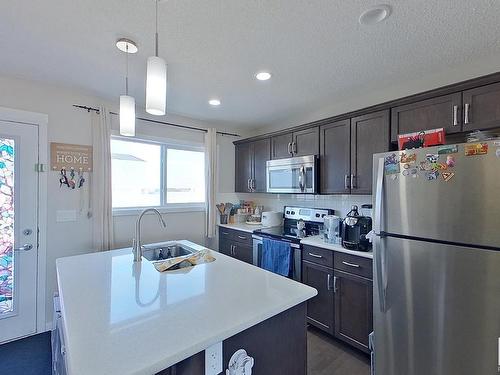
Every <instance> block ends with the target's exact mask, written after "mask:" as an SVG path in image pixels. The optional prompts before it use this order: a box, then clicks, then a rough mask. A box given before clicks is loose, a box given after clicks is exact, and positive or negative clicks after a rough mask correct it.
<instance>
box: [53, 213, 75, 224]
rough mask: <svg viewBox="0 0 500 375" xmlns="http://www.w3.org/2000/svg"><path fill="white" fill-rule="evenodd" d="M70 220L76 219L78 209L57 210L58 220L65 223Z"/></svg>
mask: <svg viewBox="0 0 500 375" xmlns="http://www.w3.org/2000/svg"><path fill="white" fill-rule="evenodd" d="M70 221H76V210H57V211H56V222H58V223H65V222H70Z"/></svg>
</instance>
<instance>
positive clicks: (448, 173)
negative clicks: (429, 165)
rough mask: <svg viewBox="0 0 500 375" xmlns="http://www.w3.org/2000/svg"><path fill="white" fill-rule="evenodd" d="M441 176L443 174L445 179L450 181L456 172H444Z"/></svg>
mask: <svg viewBox="0 0 500 375" xmlns="http://www.w3.org/2000/svg"><path fill="white" fill-rule="evenodd" d="M441 176H443V180H445V181H446V182H448V181H450V180H451V179H452V178H453V176H455V173H454V172H443V173H442V174H441Z"/></svg>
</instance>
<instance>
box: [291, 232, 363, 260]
mask: <svg viewBox="0 0 500 375" xmlns="http://www.w3.org/2000/svg"><path fill="white" fill-rule="evenodd" d="M300 243H301V244H302V245H309V246H316V247H321V248H323V249H328V250H333V251H338V252H340V253H346V254H351V255H356V256H358V257H363V258H370V259H373V252H372V251H357V250H348V249H344V248H343V247H342V245H337V244H329V243H326V242H325V241H323V238H322V237H321V236H311V237H307V238H304V239H303V240H301V241H300Z"/></svg>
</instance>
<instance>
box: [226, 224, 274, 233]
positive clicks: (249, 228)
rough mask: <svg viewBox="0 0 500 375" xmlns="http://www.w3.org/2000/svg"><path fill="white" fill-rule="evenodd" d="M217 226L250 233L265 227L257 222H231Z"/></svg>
mask: <svg viewBox="0 0 500 375" xmlns="http://www.w3.org/2000/svg"><path fill="white" fill-rule="evenodd" d="M219 227H223V228H229V229H234V230H241V231H242V232H248V233H252V232H253V231H254V230H257V229H262V228H266V227H265V226H263V225H260V224H259V225H257V224H246V223H240V224H238V223H231V224H219Z"/></svg>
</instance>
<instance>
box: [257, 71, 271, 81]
mask: <svg viewBox="0 0 500 375" xmlns="http://www.w3.org/2000/svg"><path fill="white" fill-rule="evenodd" d="M271 76H272V75H271V73H269V72H259V73H257V74H255V78H257V79H258V80H259V81H267V80H268V79H271Z"/></svg>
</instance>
